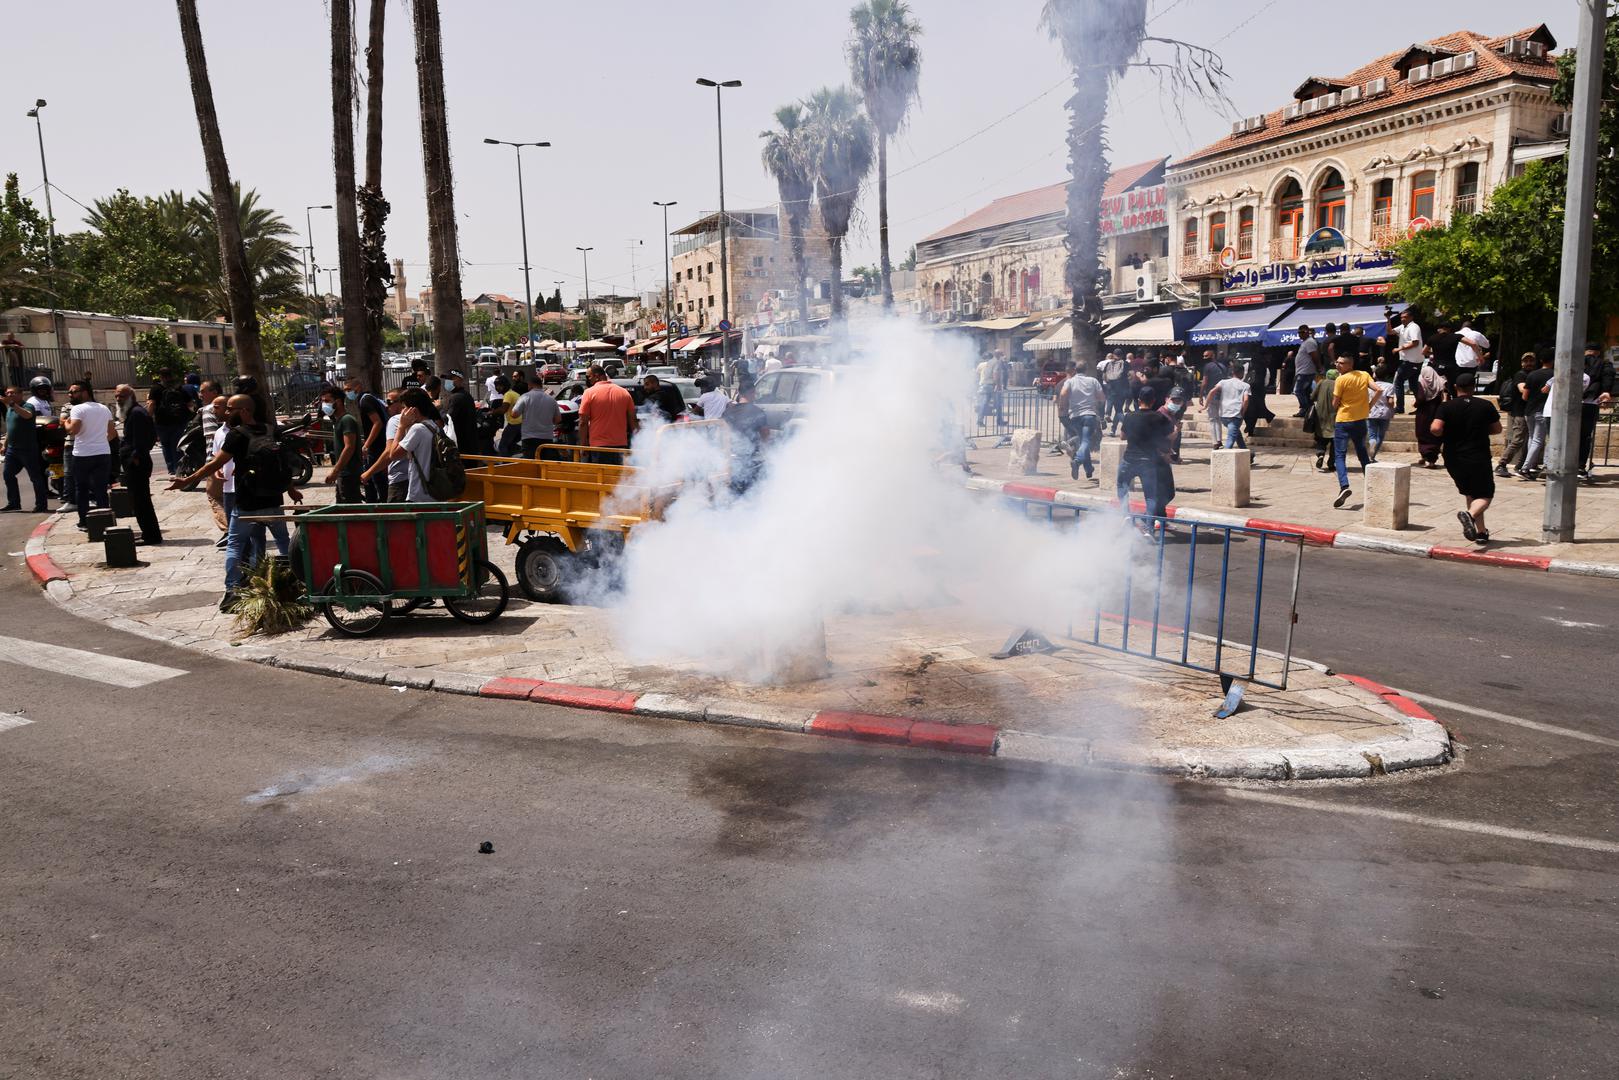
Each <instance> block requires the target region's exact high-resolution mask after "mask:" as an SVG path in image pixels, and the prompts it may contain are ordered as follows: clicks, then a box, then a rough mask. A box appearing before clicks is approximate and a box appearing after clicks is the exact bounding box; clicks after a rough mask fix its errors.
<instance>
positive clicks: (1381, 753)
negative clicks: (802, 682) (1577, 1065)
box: [29, 488, 1451, 780]
mask: <svg viewBox="0 0 1619 1080" xmlns="http://www.w3.org/2000/svg"><path fill="white" fill-rule="evenodd" d="M997 490H999V489H998V488H997ZM52 524H54V522H46V523H43V524H42V525H41V526H40V527H39V528H37V529H35V530H34V536H33V538H31V539H30V540H29V543H30V544H33V543H35V542H36V540H37V541H38V543H39V545H40V550H39V551H38V553H37V554H36V555H35V556H33V557H37V558H41V559H43V560H45V561H46V562H49V565H50V566H51V567H52V568H55V570H56V575H57V576H53V577H51V578H49V579H47V580H45V581H43V582H42V584H44V585H45V586H46V587H45V590H44V591H45V595H46V596H47V597H49V599H50V600H51V601H52V602H53V603H55V604H56V605H58V606H59V607H61V608H62V609H63V610H65V611H68V612H69V613H71V614H74V615H77V616H79V617H80V618H85V619H90V620H93V621H96V622H100V623H103V624H104V625H106V626H108V627H110V628H112V629H115V630H121V631H124V632H126V633H131V634H135V635H137V636H140V637H143V638H147V639H150V640H152V641H160V642H163V643H165V644H168V645H172V646H176V647H178V648H184V649H190V650H192V651H195V652H200V653H207V654H210V655H213V656H216V657H218V658H221V659H227V660H236V661H244V662H247V663H254V664H264V665H266V666H269V667H278V668H285V669H287V670H289V671H300V672H304V673H306V674H311V675H324V676H327V677H328V678H334V679H346V680H349V681H351V682H363V683H370V684H373V685H388V686H401V687H406V688H408V689H413V690H424V691H433V692H437V693H443V694H463V695H469V696H474V697H486V698H501V699H505V700H509V701H533V702H538V703H542V704H548V705H562V706H566V707H568V708H574V709H589V710H592V711H597V712H611V713H618V714H620V715H630V716H646V717H657V718H660V719H667V720H684V721H687V722H692V723H710V724H727V725H732V726H737V727H752V728H764V729H768V730H772V731H785V732H793V733H795V734H805V735H819V736H822V737H824V738H833V739H848V740H853V741H857V742H872V743H883V744H887V745H892V746H906V747H911V748H914V749H918V750H938V751H944V752H947V753H955V754H968V755H973V756H977V757H999V758H1004V759H1006V760H1008V761H1017V762H1023V763H1032V764H1038V765H1042V766H1048V767H1049V766H1057V767H1066V768H1083V769H1104V770H1113V771H1122V772H1152V773H1161V774H1166V775H1172V776H1182V777H1187V778H1190V779H1245V780H1313V779H1329V778H1331V779H1336V778H1343V777H1364V776H1371V775H1374V774H1381V773H1385V772H1394V771H1397V770H1400V769H1408V768H1416V767H1420V766H1427V765H1440V764H1444V763H1445V762H1447V761H1449V760H1450V757H1451V749H1450V736H1449V734H1448V733H1447V732H1446V731H1445V729H1444V728H1443V727H1442V726H1441V725H1440V724H1438V723H1437V722H1436V721H1435V720H1434V719H1433V716H1432V715H1431V714H1429V713H1428V712H1427V711H1426V710H1424V709H1423V708H1422V707H1421V706H1420V705H1417V704H1416V703H1415V702H1413V701H1411V700H1410V699H1408V698H1405V697H1402V696H1401V695H1400V694H1399V692H1398V691H1395V690H1393V689H1391V688H1389V687H1386V686H1383V685H1382V684H1381V683H1376V682H1373V681H1371V680H1370V679H1363V678H1359V677H1357V676H1348V675H1343V676H1340V677H1342V678H1344V679H1345V680H1347V681H1348V682H1349V683H1350V684H1351V685H1352V686H1353V687H1354V692H1356V693H1359V694H1363V695H1365V696H1366V697H1368V698H1370V699H1372V702H1371V703H1370V707H1371V708H1373V709H1375V710H1378V711H1381V712H1385V713H1389V714H1392V715H1397V716H1399V717H1400V718H1401V719H1402V720H1403V721H1404V724H1405V728H1404V734H1403V735H1401V736H1395V735H1393V734H1392V733H1391V734H1390V735H1389V736H1385V737H1384V738H1382V739H1380V740H1378V741H1376V742H1369V743H1365V744H1356V745H1353V746H1346V747H1342V748H1332V749H1327V750H1324V749H1307V750H1304V749H1293V748H1270V747H1256V748H1244V749H1241V750H1201V749H1196V748H1150V747H1141V746H1135V745H1130V744H1123V743H1119V744H1114V743H1103V742H1094V743H1093V742H1090V741H1088V740H1082V739H1070V738H1063V737H1061V736H1052V735H1040V734H1036V733H1033V732H1023V731H1016V730H1012V729H1007V728H1000V727H998V726H996V725H994V724H988V723H977V724H947V723H942V722H940V721H937V720H927V719H921V718H918V717H907V716H884V715H879V714H874V713H862V712H847V711H840V710H814V709H803V708H792V707H789V706H781V705H769V704H763V703H759V702H750V701H724V700H715V701H707V702H702V701H692V700H689V699H686V698H681V697H677V696H674V695H671V694H660V693H652V692H639V691H631V690H621V689H613V688H606V687H593V686H581V685H578V684H575V683H563V682H549V681H546V680H543V679H514V678H507V677H504V676H498V675H497V676H490V675H476V674H471V673H468V672H459V671H450V670H445V669H440V668H403V669H400V668H394V667H390V666H389V665H388V664H387V663H383V662H376V663H370V662H359V663H356V662H349V661H341V660H332V659H330V658H328V657H324V656H317V655H308V654H303V653H289V652H283V651H281V650H277V649H272V648H269V647H266V646H264V645H262V644H257V643H248V644H238V643H233V642H229V641H222V640H219V639H217V638H200V637H196V636H194V635H190V634H184V633H178V632H176V633H165V632H164V631H161V630H158V629H155V628H153V627H150V626H147V625H145V624H144V623H141V622H138V621H136V620H134V619H129V618H125V617H122V616H112V615H108V614H107V613H106V612H104V611H102V610H101V609H99V608H97V607H95V606H94V605H91V604H88V603H85V602H84V601H82V600H80V599H78V597H76V596H75V595H74V592H73V584H72V580H71V579H70V578H69V576H68V575H67V574H65V573H62V571H61V570H60V568H56V564H55V563H54V562H52V561H50V556H49V555H48V554H47V553H46V552H45V551H44V550H43V548H44V536H45V534H46V533H47V532H48V531H49V530H50V527H51V525H52ZM37 576H38V575H36V577H37ZM1295 663H1299V664H1302V665H1304V666H1307V667H1310V668H1313V669H1315V670H1317V671H1322V672H1325V671H1326V669H1325V668H1324V667H1322V666H1321V665H1320V664H1316V663H1313V662H1311V661H1308V660H1299V661H1295Z"/></svg>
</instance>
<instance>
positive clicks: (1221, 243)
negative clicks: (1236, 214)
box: [1209, 211, 1225, 255]
mask: <svg viewBox="0 0 1619 1080" xmlns="http://www.w3.org/2000/svg"><path fill="white" fill-rule="evenodd" d="M1223 247H1225V213H1224V212H1223V211H1222V212H1221V213H1218V214H1210V215H1209V253H1210V254H1212V255H1218V254H1220V249H1221V248H1223Z"/></svg>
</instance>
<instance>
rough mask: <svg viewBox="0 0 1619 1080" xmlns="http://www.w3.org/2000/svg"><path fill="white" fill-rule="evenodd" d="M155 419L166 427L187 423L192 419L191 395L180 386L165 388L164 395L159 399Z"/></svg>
mask: <svg viewBox="0 0 1619 1080" xmlns="http://www.w3.org/2000/svg"><path fill="white" fill-rule="evenodd" d="M154 419H156V420H157V422H158V423H160V424H162V425H164V426H165V427H171V426H175V425H179V424H183V423H185V422H186V421H187V420H189V419H191V395H190V394H188V393H186V392H185V391H184V390H182V389H180V388H179V387H178V386H173V387H169V388H168V389H167V390H164V391H163V396H162V397H161V398H159V399H158V403H157V416H156V417H155V418H154Z"/></svg>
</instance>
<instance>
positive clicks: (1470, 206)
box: [1450, 195, 1478, 221]
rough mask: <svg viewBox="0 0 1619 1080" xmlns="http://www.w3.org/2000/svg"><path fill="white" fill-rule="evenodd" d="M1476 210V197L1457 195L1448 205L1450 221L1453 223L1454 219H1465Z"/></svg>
mask: <svg viewBox="0 0 1619 1080" xmlns="http://www.w3.org/2000/svg"><path fill="white" fill-rule="evenodd" d="M1477 209H1478V196H1477V195H1458V196H1456V198H1455V199H1453V200H1452V201H1451V204H1450V217H1451V220H1452V221H1454V220H1455V219H1456V218H1459V217H1465V216H1467V215H1468V214H1471V213H1474V212H1475V211H1476V210H1477Z"/></svg>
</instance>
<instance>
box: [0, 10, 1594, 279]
mask: <svg viewBox="0 0 1619 1080" xmlns="http://www.w3.org/2000/svg"><path fill="white" fill-rule="evenodd" d="M440 3H441V11H442V15H443V23H444V42H445V68H446V71H445V83H446V93H447V95H448V100H449V115H450V138H451V144H452V148H453V150H454V165H455V178H456V211H457V214H458V215H459V216H460V218H461V253H462V257H463V259H464V261H465V264H466V265H465V266H464V268H463V284H464V286H465V291H466V293H467V295H468V296H473V295H476V294H477V293H479V292H484V291H495V292H505V293H510V294H511V295H513V296H518V295H521V293H522V289H523V279H522V271H521V266H522V254H521V244H520V238H519V234H518V229H517V191H516V178H515V170H514V166H513V163H512V151H511V150H510V149H508V148H504V147H493V146H486V145H484V144H483V142H482V140H483V138H484V137H485V136H489V137H493V138H499V139H510V140H514V141H528V140H549V141H550V142H552V143H553V144H554V146H553V147H552V148H551V149H548V150H547V149H541V150H526V151H524V165H525V169H524V177H525V186H526V190H527V197H528V228H529V248H530V258H531V259H532V261H533V266H534V270H533V283H534V288H535V291H536V292H539V291H542V290H543V291H545V292H550V291H551V290H552V289H553V288H554V287H555V286H554V283H555V282H556V281H559V280H560V281H561V282H562V283H563V284H562V290H563V295H564V297H566V298H567V299H568V300H569V301H570V302H572V300H573V299H574V298H575V296H576V295H577V294H578V293H580V292H581V291H582V287H583V280H582V265H581V259H580V256H579V253H578V252H576V251H575V250H574V248H575V246H576V245H583V246H590V247H594V248H595V250H594V251H593V252H592V253H591V257H590V278H591V290H592V292H593V293H601V292H604V291H607V290H613V291H621V292H628V291H629V290H630V289H631V286H632V253H631V249H632V247H635V241H636V240H640V241H642V242H643V243H642V244H641V245H640V246H638V247H635V250H634V255H633V266H634V283H635V284H637V285H639V286H640V287H641V288H642V289H646V288H649V287H652V286H653V285H654V284H655V283H661V281H662V272H661V263H662V244H661V241H662V218H661V214H660V211H658V210H657V209H656V208H654V207H653V206H652V201H653V200H654V199H677V200H679V203H680V205H679V206H677V207H674V208H673V209H671V211H670V224H671V226H672V227H676V228H678V227H679V226H680V225H682V224H685V223H686V222H687V221H689V220H692V219H693V218H695V216H696V214H697V212H698V211H700V210H703V209H712V208H713V207H714V206H715V205H716V204H717V198H716V188H717V183H716V180H717V174H716V149H715V122H714V91H712V90H709V89H705V88H700V87H698V86H696V85H694V82H693V80H694V79H696V78H697V77H698V76H707V77H710V78H714V79H741V80H742V83H743V85H742V86H741V87H740V88H739V89H735V90H726V91H725V92H724V93H725V134H726V143H725V164H726V173H725V177H726V204H727V206H728V208H729V209H732V210H738V209H745V208H749V207H754V206H763V205H767V204H770V203H772V202H774V199H775V184H774V183H773V182H772V181H771V180H770V179H769V178H768V176H767V175H766V174H765V173H764V171H763V169H762V168H761V167H760V165H759V138H758V133H759V132H760V131H761V130H763V129H764V128H766V127H767V126H769V125H770V123H771V113H772V111H773V110H774V109H775V108H776V107H777V106H778V105H781V104H783V103H785V102H788V101H791V100H793V99H795V98H798V97H801V96H803V95H805V94H807V93H808V92H810V91H811V90H813V89H815V88H816V87H818V86H821V85H825V84H829V83H836V82H840V81H844V80H846V79H847V77H848V76H847V65H846V63H845V60H844V55H843V43H844V41H845V40H846V38H847V36H848V19H847V6H848V5H847V3H845V0H831V2H823V3H787V2H785V0H751V2H748V3H741V2H738V0H730V2H722V0H684V2H680V0H675V2H663V0H605V2H604V0H595V2H588V3H548V2H544V0H539V2H535V0H530V2H526V3H525V2H521V0H477V2H472V0H440ZM356 6H358V7H359V8H361V9H362V10H361V16H360V17H361V19H362V21H363V19H364V9H365V8H366V7H367V6H368V5H367V4H366V3H365V0H359V2H358V3H357V5H356ZM911 6H912V8H913V10H914V11H915V14H916V16H917V18H918V19H920V21H921V23H922V25H923V28H924V37H923V72H922V94H921V102H920V104H919V105H918V106H917V107H916V109H915V110H914V112H913V114H912V118H911V124H910V127H909V129H908V130H907V131H906V132H904V133H902V134H901V136H900V137H899V139H898V141H897V144H896V145H895V146H894V147H893V149H892V152H891V154H890V170H891V173H892V179H891V183H890V195H889V206H890V215H891V218H892V250H893V253H894V258H895V260H896V261H898V260H899V259H900V258H902V257H903V255H904V253H905V251H906V250H907V249H908V248H909V246H910V245H911V244H912V243H914V242H915V241H916V240H917V239H918V238H919V237H922V236H925V235H927V234H928V233H930V232H932V231H934V230H936V229H938V228H940V227H942V226H944V225H947V224H949V223H950V222H951V221H953V220H955V219H956V218H958V217H960V216H962V215H963V214H965V213H967V212H968V211H970V210H972V209H974V208H975V207H978V206H981V205H983V204H984V203H986V202H988V201H989V200H991V199H993V198H995V197H997V196H1000V195H1005V194H1009V193H1012V192H1016V191H1021V190H1025V189H1028V188H1032V187H1038V186H1041V185H1044V184H1050V183H1055V182H1057V181H1059V180H1061V179H1063V178H1064V177H1065V175H1066V173H1065V150H1064V146H1063V136H1064V131H1065V125H1066V119H1065V115H1064V112H1063V107H1062V103H1063V100H1064V98H1065V97H1066V94H1065V93H1064V92H1063V85H1064V84H1063V65H1062V61H1061V57H1060V54H1059V52H1058V50H1057V48H1056V46H1055V45H1054V44H1053V43H1052V42H1051V41H1050V40H1049V39H1048V38H1047V37H1046V36H1045V34H1044V33H1043V32H1042V31H1041V30H1040V28H1039V26H1038V21H1039V13H1040V7H1041V4H1040V3H1039V2H1036V0H993V2H988V3H986V2H984V0H911ZM199 7H200V9H201V15H202V28H203V34H204V38H205V40H206V44H207V49H208V60H209V68H210V71H211V74H212V77H213V83H214V93H215V97H216V100H217V102H218V106H219V114H220V122H221V124H222V126H223V128H224V137H225V149H226V152H227V154H228V155H229V158H230V164H231V169H232V171H233V173H234V175H235V177H236V178H237V179H238V180H239V181H241V182H242V184H243V185H244V186H248V187H254V188H257V189H258V190H259V192H260V193H261V195H262V196H263V198H264V199H265V201H267V202H268V203H269V204H270V205H272V206H274V207H277V208H279V209H280V210H281V212H282V213H283V215H284V216H285V217H286V218H287V220H288V221H289V222H290V223H292V224H293V225H294V226H295V228H296V229H297V230H298V232H299V233H300V234H302V232H303V230H304V207H305V206H306V205H308V204H312V203H314V204H318V203H326V202H330V201H332V196H333V190H332V179H331V177H332V170H331V149H330V147H331V137H330V132H331V101H330V47H329V30H328V27H329V20H328V15H327V9H326V5H325V4H324V3H323V2H321V0H273V2H272V3H268V4H263V3H259V4H250V3H245V2H242V0H199ZM1152 10H1153V11H1154V12H1155V14H1154V16H1153V18H1154V21H1153V23H1152V25H1151V28H1150V29H1151V32H1152V33H1155V34H1162V35H1167V36H1174V37H1179V38H1183V39H1185V40H1188V41H1191V42H1195V43H1198V44H1206V45H1210V46H1213V47H1214V48H1216V49H1217V50H1218V51H1219V52H1220V53H1221V55H1222V56H1223V57H1224V59H1225V64H1226V67H1227V69H1228V71H1229V72H1230V75H1231V85H1230V96H1231V98H1232V101H1233V102H1234V104H1235V106H1236V113H1235V115H1249V114H1252V113H1257V112H1262V111H1266V110H1269V109H1273V108H1277V107H1279V106H1280V105H1282V104H1283V103H1285V102H1286V101H1287V100H1288V97H1289V94H1290V92H1291V91H1292V89H1293V88H1294V87H1295V86H1297V85H1298V84H1299V83H1300V82H1301V81H1302V80H1303V79H1304V77H1305V76H1307V75H1311V74H1339V73H1342V72H1345V71H1348V70H1351V69H1353V68H1355V67H1357V66H1359V65H1360V64H1362V63H1365V62H1366V61H1368V60H1370V59H1372V58H1373V57H1375V56H1377V55H1380V54H1381V53H1384V52H1389V51H1392V50H1393V49H1395V48H1398V47H1400V46H1402V45H1405V44H1409V43H1411V42H1412V41H1416V40H1422V39H1426V38H1430V37H1437V36H1439V35H1441V34H1444V33H1448V32H1450V31H1453V30H1459V29H1470V30H1476V31H1479V32H1480V33H1485V34H1490V35H1495V34H1505V33H1509V32H1511V31H1513V30H1517V29H1520V28H1522V27H1523V26H1525V25H1528V24H1532V23H1534V22H1536V21H1542V20H1543V21H1545V22H1547V23H1548V24H1549V25H1550V27H1551V29H1552V32H1553V33H1554V34H1555V35H1556V36H1557V39H1558V43H1559V45H1560V46H1570V45H1572V44H1573V43H1574V36H1575V18H1576V5H1575V3H1574V2H1572V0H1552V2H1548V0H1541V2H1538V3H1536V2H1531V3H1523V2H1521V0H1518V2H1509V0H1468V2H1463V0H1427V2H1424V3H1411V2H1409V0H1405V2H1399V3H1396V2H1393V0H1363V2H1360V3H1357V4H1353V5H1351V6H1349V7H1337V8H1332V7H1324V6H1322V5H1320V4H1315V3H1305V2H1303V0H1228V2H1227V0H1221V2H1216V0H1152ZM387 17H388V41H389V44H388V54H387V67H388V70H387V75H386V80H385V88H386V105H385V116H386V123H385V132H386V138H387V143H386V164H385V175H384V189H385V191H386V194H387V195H388V197H389V198H390V200H391V201H392V203H393V216H392V218H391V219H390V221H389V228H388V239H389V245H388V246H389V251H390V253H391V254H392V255H393V256H395V257H399V258H403V259H404V260H405V263H406V275H407V278H408V279H409V283H410V289H411V292H412V294H414V293H415V291H416V290H417V289H418V288H420V287H421V286H423V285H425V284H427V266H426V258H427V244H426V219H425V208H424V204H423V197H422V191H423V185H422V164H421V152H420V140H419V138H418V134H417V132H418V126H417V125H418V117H417V112H416V78H415V68H414V58H413V52H412V46H411V37H410V19H409V11H408V8H407V6H406V0H391V2H390V3H389V6H388V15H387ZM7 30H8V35H7V36H8V39H9V40H10V42H11V45H12V47H11V48H10V49H8V50H7V54H6V59H5V62H4V63H3V65H0V88H3V90H4V93H3V94H0V100H3V101H4V102H9V103H11V104H10V105H7V107H6V110H5V111H4V113H3V119H0V132H3V145H4V146H5V148H6V152H5V155H4V160H3V161H0V169H3V170H5V171H16V172H18V173H19V174H20V175H21V178H22V185H23V188H24V190H25V191H26V190H30V189H33V197H34V199H35V201H36V203H41V204H42V203H43V200H42V199H41V197H40V192H39V191H38V188H39V184H40V173H39V160H38V155H37V152H36V147H35V141H34V129H33V121H32V120H29V119H27V118H26V117H25V116H24V115H23V114H24V112H25V111H26V109H27V108H28V106H29V105H31V104H32V103H33V100H34V99H35V98H36V97H43V98H45V99H46V100H47V101H48V102H49V105H48V107H47V108H46V109H45V110H44V111H43V115H44V118H45V141H46V150H47V152H48V154H49V165H50V170H51V178H52V180H53V186H54V187H55V188H57V189H58V190H60V191H62V192H66V193H67V194H68V195H71V196H72V197H73V198H75V199H78V200H82V201H83V202H85V203H89V202H90V201H91V200H92V199H94V198H96V197H99V196H102V195H105V194H108V193H110V192H111V191H113V190H114V189H116V188H118V187H120V186H122V187H127V188H129V189H130V190H131V191H133V192H135V193H137V194H154V193H158V192H161V191H165V190H168V189H171V188H182V189H185V190H188V191H196V190H199V189H201V188H203V187H205V186H206V176H205V174H204V171H203V164H202V153H201V150H200V148H199V144H198V138H197V125H196V118H195V114H194V112H193V111H192V105H191V97H190V91H189V86H188V84H187V81H186V74H185V63H184V56H183V54H182V52H181V48H180V40H179V31H178V24H177V21H176V17H175V11H174V6H173V5H172V4H170V3H167V2H165V0H139V2H131V0H58V2H56V3H30V4H15V5H12V6H11V10H10V11H8V13H7ZM364 37H365V29H364V27H363V26H362V27H361V28H360V39H361V41H362V42H363V41H364ZM12 106H14V107H12ZM1230 120H1231V117H1227V116H1222V115H1219V114H1216V113H1213V112H1210V111H1207V110H1203V109H1195V108H1194V109H1192V110H1189V111H1188V113H1187V116H1186V121H1185V124H1184V125H1182V124H1181V123H1180V122H1178V121H1177V120H1176V119H1175V118H1174V114H1173V112H1172V111H1170V110H1169V109H1168V108H1167V104H1166V102H1165V100H1164V98H1163V95H1162V94H1161V93H1160V91H1159V88H1158V86H1157V83H1156V82H1155V81H1154V80H1153V79H1152V78H1151V77H1150V76H1149V75H1148V74H1147V73H1145V72H1136V73H1133V74H1132V75H1131V76H1130V77H1128V78H1126V79H1125V80H1124V81H1123V83H1122V84H1121V85H1120V87H1119V90H1118V92H1117V94H1116V97H1115V101H1114V105H1113V111H1112V114H1111V116H1110V122H1109V132H1108V141H1109V144H1110V146H1111V148H1112V160H1113V162H1114V163H1115V164H1125V163H1130V162H1135V161H1140V160H1144V159H1146V158H1150V157H1154V156H1157V155H1160V154H1168V155H1172V156H1173V155H1177V154H1181V153H1185V152H1187V151H1189V150H1191V149H1193V148H1195V147H1197V146H1201V145H1203V144H1204V143H1207V142H1211V141H1213V140H1215V139H1217V138H1219V137H1220V136H1221V135H1222V134H1223V133H1224V132H1226V131H1228V130H1229V124H1230ZM986 128H987V130H984V129H986ZM979 132H982V133H981V134H975V133H979ZM55 209H56V213H57V215H58V218H59V221H60V225H61V227H62V228H63V229H65V230H70V229H73V228H77V227H79V225H80V221H79V215H80V214H81V210H80V208H79V207H78V206H75V205H74V204H73V203H72V202H71V201H69V200H68V199H67V198H65V197H62V196H57V197H56V206H55ZM864 210H865V213H866V221H865V223H864V224H863V225H862V226H860V227H859V228H858V229H857V232H856V234H855V235H852V236H851V247H852V250H851V251H850V253H849V255H848V257H847V258H846V261H845V265H846V266H854V265H858V264H860V263H863V262H875V261H876V231H877V230H876V197H875V195H874V194H873V195H871V196H869V197H868V198H867V199H866V200H865V201H864ZM300 242H301V241H300ZM314 243H315V249H316V256H317V257H318V258H319V260H320V262H321V264H322V265H323V266H327V265H335V263H336V247H335V240H334V231H333V225H332V215H331V212H330V211H324V212H323V211H316V212H315V216H314Z"/></svg>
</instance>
